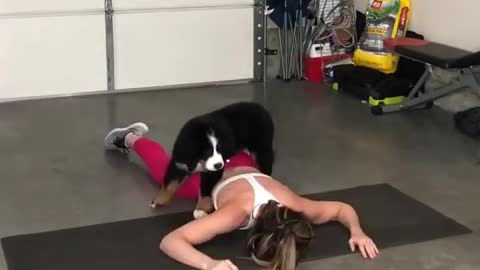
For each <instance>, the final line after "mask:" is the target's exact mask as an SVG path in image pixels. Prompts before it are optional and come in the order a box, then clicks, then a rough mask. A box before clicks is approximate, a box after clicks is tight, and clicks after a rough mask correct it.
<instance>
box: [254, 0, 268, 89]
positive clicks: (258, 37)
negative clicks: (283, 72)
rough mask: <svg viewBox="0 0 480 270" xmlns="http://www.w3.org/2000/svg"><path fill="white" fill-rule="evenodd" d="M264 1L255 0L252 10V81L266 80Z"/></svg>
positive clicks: (265, 18)
mask: <svg viewBox="0 0 480 270" xmlns="http://www.w3.org/2000/svg"><path fill="white" fill-rule="evenodd" d="M265 11H266V0H255V2H254V9H253V38H254V39H253V79H254V81H256V82H265V81H266V80H267V57H266V56H267V54H266V51H265V50H266V48H267V16H266V14H265Z"/></svg>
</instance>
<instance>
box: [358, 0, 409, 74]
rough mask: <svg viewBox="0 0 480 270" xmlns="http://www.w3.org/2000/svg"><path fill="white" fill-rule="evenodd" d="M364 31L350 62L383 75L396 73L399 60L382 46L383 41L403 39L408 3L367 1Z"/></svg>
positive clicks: (405, 29) (406, 0)
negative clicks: (396, 38)
mask: <svg viewBox="0 0 480 270" xmlns="http://www.w3.org/2000/svg"><path fill="white" fill-rule="evenodd" d="M368 3H369V6H368V9H367V13H366V15H367V27H366V30H365V32H364V33H363V34H362V36H361V37H360V40H359V41H358V46H357V49H356V50H355V52H354V54H353V62H354V64H355V65H358V66H365V67H369V68H373V69H377V70H379V71H382V72H384V73H387V74H389V73H393V72H395V71H396V70H397V65H398V60H399V56H398V55H395V54H392V53H390V52H388V51H387V49H386V48H384V46H383V40H384V39H386V38H395V37H405V35H406V33H407V28H408V23H409V22H410V15H411V13H412V12H411V2H410V0H369V2H368Z"/></svg>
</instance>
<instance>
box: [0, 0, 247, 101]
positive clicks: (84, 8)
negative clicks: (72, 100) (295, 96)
mask: <svg viewBox="0 0 480 270" xmlns="http://www.w3.org/2000/svg"><path fill="white" fill-rule="evenodd" d="M103 5H104V0H82V1H78V0H42V1H38V0H23V1H18V0H0V33H1V34H2V42H0V100H5V99H16V98H28V97H37V96H51V95H69V94H77V93H84V92H95V91H106V89H107V61H106V58H107V49H106V45H105V42H106V41H105V40H106V36H105V16H104V7H103ZM252 5H253V0H222V1H220V0H176V1H166V0H161V1H159V0H155V1H154V0H113V8H114V10H115V13H114V16H113V29H114V55H115V62H114V64H115V73H114V74H115V85H116V89H117V90H118V89H131V88H135V89H141V88H145V87H149V88H150V87H157V86H170V85H182V84H197V83H207V82H218V81H230V80H244V79H250V78H252V77H253V7H252Z"/></svg>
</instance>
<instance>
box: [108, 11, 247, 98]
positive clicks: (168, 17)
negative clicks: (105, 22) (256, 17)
mask: <svg viewBox="0 0 480 270" xmlns="http://www.w3.org/2000/svg"><path fill="white" fill-rule="evenodd" d="M252 21H253V10H252V8H243V9H231V10H227V9H221V10H178V11H177V10H176V11H168V12H151V13H145V12H142V13H126V14H118V13H117V14H116V17H115V19H114V37H115V71H116V72H115V78H116V87H117V88H118V89H127V88H143V87H154V86H165V85H178V84H191V83H204V82H213V81H228V80H241V79H249V78H251V77H252V76H253V41H252V37H253V27H252Z"/></svg>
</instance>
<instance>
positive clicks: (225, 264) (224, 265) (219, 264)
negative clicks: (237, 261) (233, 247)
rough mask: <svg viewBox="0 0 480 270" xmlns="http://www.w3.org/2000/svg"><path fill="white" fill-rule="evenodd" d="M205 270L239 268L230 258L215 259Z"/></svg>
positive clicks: (235, 269) (233, 269) (232, 269)
mask: <svg viewBox="0 0 480 270" xmlns="http://www.w3.org/2000/svg"><path fill="white" fill-rule="evenodd" d="M205 270H238V267H236V266H235V265H234V264H233V263H232V262H231V261H230V260H221V261H217V260H213V261H212V262H211V263H210V264H209V265H208V266H207V268H206V269H205Z"/></svg>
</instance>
